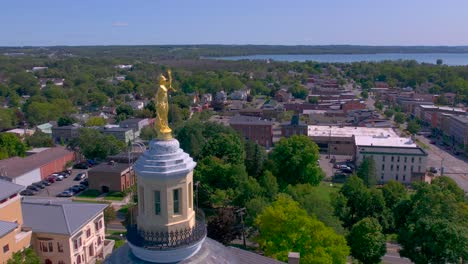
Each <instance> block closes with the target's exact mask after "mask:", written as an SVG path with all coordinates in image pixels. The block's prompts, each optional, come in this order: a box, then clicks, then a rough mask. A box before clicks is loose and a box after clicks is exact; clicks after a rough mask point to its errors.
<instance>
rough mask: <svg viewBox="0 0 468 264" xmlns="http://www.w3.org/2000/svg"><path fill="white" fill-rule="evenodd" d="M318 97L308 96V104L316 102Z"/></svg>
mask: <svg viewBox="0 0 468 264" xmlns="http://www.w3.org/2000/svg"><path fill="white" fill-rule="evenodd" d="M318 102H319V98H318V97H317V96H311V97H309V104H318Z"/></svg>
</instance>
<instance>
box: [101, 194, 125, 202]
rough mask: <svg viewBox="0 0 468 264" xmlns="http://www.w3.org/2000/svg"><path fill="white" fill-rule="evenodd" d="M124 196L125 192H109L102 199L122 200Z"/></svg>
mask: <svg viewBox="0 0 468 264" xmlns="http://www.w3.org/2000/svg"><path fill="white" fill-rule="evenodd" d="M124 197H125V194H124V193H122V192H110V193H108V194H107V196H106V197H104V200H111V201H122V200H123V198H124Z"/></svg>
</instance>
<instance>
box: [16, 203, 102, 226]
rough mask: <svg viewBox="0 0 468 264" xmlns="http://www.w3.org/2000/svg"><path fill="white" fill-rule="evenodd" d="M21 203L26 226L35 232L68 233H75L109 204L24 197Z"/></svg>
mask: <svg viewBox="0 0 468 264" xmlns="http://www.w3.org/2000/svg"><path fill="white" fill-rule="evenodd" d="M21 205H22V210H23V219H24V226H26V227H30V228H32V231H33V232H44V233H54V234H66V235H72V234H74V233H75V232H76V231H78V230H79V229H80V228H81V227H83V226H84V225H85V224H86V223H88V222H89V221H90V220H91V219H92V218H94V217H96V216H97V215H98V214H99V213H101V212H102V211H103V210H104V209H105V208H106V207H107V206H108V205H107V204H91V203H75V202H71V201H69V200H58V199H55V200H48V201H46V200H44V199H39V200H34V199H24V200H23V202H22V204H21Z"/></svg>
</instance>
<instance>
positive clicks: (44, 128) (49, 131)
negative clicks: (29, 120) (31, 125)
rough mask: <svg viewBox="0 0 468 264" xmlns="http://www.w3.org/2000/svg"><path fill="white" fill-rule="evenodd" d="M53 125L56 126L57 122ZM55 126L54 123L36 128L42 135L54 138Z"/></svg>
mask: <svg viewBox="0 0 468 264" xmlns="http://www.w3.org/2000/svg"><path fill="white" fill-rule="evenodd" d="M53 123H54V124H56V122H53ZM54 124H52V122H47V123H44V124H40V125H38V126H36V131H41V132H42V133H45V134H47V135H50V136H52V127H53V126H54Z"/></svg>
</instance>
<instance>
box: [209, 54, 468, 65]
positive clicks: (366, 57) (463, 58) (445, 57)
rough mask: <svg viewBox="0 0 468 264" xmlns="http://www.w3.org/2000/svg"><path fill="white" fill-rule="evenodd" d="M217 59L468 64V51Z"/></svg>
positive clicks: (222, 58)
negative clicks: (397, 61)
mask: <svg viewBox="0 0 468 264" xmlns="http://www.w3.org/2000/svg"><path fill="white" fill-rule="evenodd" d="M211 59H217V60H268V59H271V60H275V61H299V62H304V61H317V62H341V63H351V62H359V61H376V62H378V61H384V60H415V61H417V62H420V63H432V64H435V63H436V61H437V59H442V61H443V63H444V64H446V65H452V66H453V65H468V53H376V54H295V55H287V54H284V55H281V54H278V55H248V56H232V57H219V58H211Z"/></svg>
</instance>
